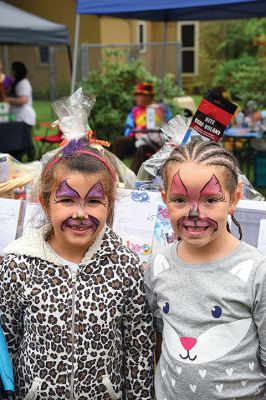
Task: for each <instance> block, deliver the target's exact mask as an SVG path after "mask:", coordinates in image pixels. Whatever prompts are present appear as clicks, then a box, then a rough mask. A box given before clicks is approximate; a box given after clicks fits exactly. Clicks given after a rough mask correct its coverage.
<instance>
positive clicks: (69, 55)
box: [67, 44, 73, 76]
mask: <svg viewBox="0 0 266 400" xmlns="http://www.w3.org/2000/svg"><path fill="white" fill-rule="evenodd" d="M67 56H68V61H69V68H70V73H71V76H72V63H73V60H72V53H71V47H70V45H69V44H67Z"/></svg>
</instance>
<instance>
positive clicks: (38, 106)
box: [33, 100, 55, 123]
mask: <svg viewBox="0 0 266 400" xmlns="http://www.w3.org/2000/svg"><path fill="white" fill-rule="evenodd" d="M33 107H34V110H35V111H36V115H37V123H38V122H43V121H47V122H52V121H53V120H54V119H55V117H54V113H53V110H52V106H51V104H50V102H49V101H46V100H35V101H34V102H33Z"/></svg>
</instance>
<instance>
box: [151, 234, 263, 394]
mask: <svg viewBox="0 0 266 400" xmlns="http://www.w3.org/2000/svg"><path fill="white" fill-rule="evenodd" d="M265 277H266V257H265V256H264V255H263V254H261V253H260V252H259V251H257V250H256V249H255V248H254V247H252V246H250V245H248V244H246V243H244V242H240V244H239V245H238V247H237V248H236V249H235V250H234V251H233V252H232V253H231V254H229V255H228V256H226V257H225V258H223V259H221V260H217V261H215V262H208V263H204V264H187V263H185V262H183V261H182V260H181V259H180V258H179V257H178V256H177V243H172V244H170V245H167V246H165V247H163V248H161V249H160V250H159V251H158V252H157V253H156V254H155V255H154V256H153V257H152V258H151V260H150V263H149V267H148V269H147V271H146V273H145V284H146V295H147V298H148V301H149V304H150V307H151V309H152V311H153V315H154V323H155V329H156V330H158V331H162V334H163V343H162V354H161V358H160V361H159V364H158V366H157V368H156V375H155V388H156V398H157V400H193V399H195V400H199V399H200V400H214V399H230V400H236V399H238V400H239V399H266V376H265V374H264V373H263V369H264V368H265V367H266V281H265ZM264 372H265V369H264Z"/></svg>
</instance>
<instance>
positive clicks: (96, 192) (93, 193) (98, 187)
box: [85, 181, 105, 199]
mask: <svg viewBox="0 0 266 400" xmlns="http://www.w3.org/2000/svg"><path fill="white" fill-rule="evenodd" d="M104 196H105V193H104V188H103V184H102V183H101V182H99V181H98V182H96V183H95V185H93V186H92V187H91V188H90V189H89V190H88V192H87V194H86V196H85V197H86V198H88V197H98V198H101V199H103V198H104Z"/></svg>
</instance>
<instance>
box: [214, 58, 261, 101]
mask: <svg viewBox="0 0 266 400" xmlns="http://www.w3.org/2000/svg"><path fill="white" fill-rule="evenodd" d="M265 69H266V62H265V58H262V57H260V58H258V59H257V60H256V59H255V58H254V57H252V56H249V55H247V54H242V56H240V57H239V58H237V59H232V60H229V61H225V62H224V63H223V64H221V65H220V66H219V68H218V72H217V75H216V78H215V80H214V86H216V85H224V86H226V88H227V89H228V90H229V92H230V94H231V96H232V98H233V99H235V100H236V101H239V102H240V104H241V105H242V106H245V104H246V103H247V101H248V100H255V101H256V102H257V103H258V105H259V107H265V106H266V97H265V93H264V90H263V88H265V87H266V74H265Z"/></svg>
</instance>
